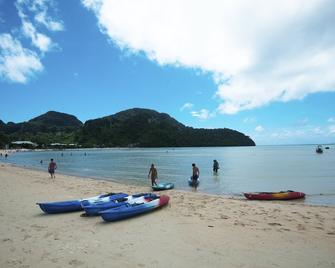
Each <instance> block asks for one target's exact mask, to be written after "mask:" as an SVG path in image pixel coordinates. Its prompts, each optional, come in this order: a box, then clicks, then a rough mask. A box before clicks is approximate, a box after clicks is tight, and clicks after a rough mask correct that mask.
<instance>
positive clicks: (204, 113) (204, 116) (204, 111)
mask: <svg viewBox="0 0 335 268" xmlns="http://www.w3.org/2000/svg"><path fill="white" fill-rule="evenodd" d="M191 115H192V116H194V117H198V118H199V119H203V120H206V119H208V118H210V117H213V116H215V115H214V113H210V112H209V111H208V110H207V109H201V110H200V111H191Z"/></svg>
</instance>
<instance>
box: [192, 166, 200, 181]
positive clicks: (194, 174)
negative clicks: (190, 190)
mask: <svg viewBox="0 0 335 268" xmlns="http://www.w3.org/2000/svg"><path fill="white" fill-rule="evenodd" d="M199 175H200V171H199V168H198V167H197V166H196V165H195V164H194V163H193V164H192V180H193V182H194V183H195V182H196V181H197V180H198V179H199Z"/></svg>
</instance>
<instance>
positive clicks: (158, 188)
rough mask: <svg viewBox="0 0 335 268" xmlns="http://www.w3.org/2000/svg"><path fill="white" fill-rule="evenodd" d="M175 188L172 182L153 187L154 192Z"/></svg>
mask: <svg viewBox="0 0 335 268" xmlns="http://www.w3.org/2000/svg"><path fill="white" fill-rule="evenodd" d="M173 188H174V184H173V183H172V182H164V183H158V184H157V185H153V186H152V190H154V191H164V190H170V189H173Z"/></svg>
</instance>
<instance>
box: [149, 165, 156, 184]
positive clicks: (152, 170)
mask: <svg viewBox="0 0 335 268" xmlns="http://www.w3.org/2000/svg"><path fill="white" fill-rule="evenodd" d="M148 178H151V186H154V185H157V183H156V180H157V169H156V168H155V166H154V164H151V167H150V170H149V174H148Z"/></svg>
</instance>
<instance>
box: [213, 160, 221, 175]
mask: <svg viewBox="0 0 335 268" xmlns="http://www.w3.org/2000/svg"><path fill="white" fill-rule="evenodd" d="M219 168H220V167H219V162H218V161H217V160H213V172H215V173H218V169H219Z"/></svg>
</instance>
